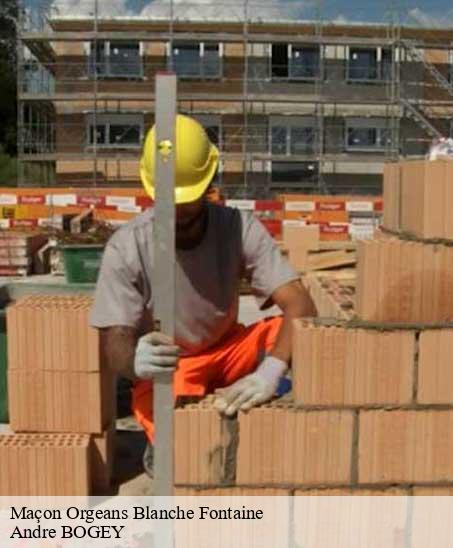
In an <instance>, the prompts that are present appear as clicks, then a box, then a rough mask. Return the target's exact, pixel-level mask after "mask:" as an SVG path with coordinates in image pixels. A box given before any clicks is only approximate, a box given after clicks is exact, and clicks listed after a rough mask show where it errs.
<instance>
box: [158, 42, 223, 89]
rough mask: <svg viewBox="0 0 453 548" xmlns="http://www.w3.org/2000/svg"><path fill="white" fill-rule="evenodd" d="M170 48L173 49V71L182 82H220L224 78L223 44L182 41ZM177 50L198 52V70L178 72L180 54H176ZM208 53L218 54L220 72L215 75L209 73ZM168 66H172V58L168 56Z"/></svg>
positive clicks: (174, 43) (171, 45)
mask: <svg viewBox="0 0 453 548" xmlns="http://www.w3.org/2000/svg"><path fill="white" fill-rule="evenodd" d="M169 47H172V48H173V51H172V52H171V55H172V58H173V70H174V71H175V72H176V74H177V76H178V78H180V79H181V80H220V79H222V78H223V49H222V44H221V42H218V43H205V42H196V41H181V42H178V41H176V42H173V44H170V45H169ZM176 49H183V50H184V49H186V50H190V49H191V50H193V51H194V52H195V51H198V57H197V60H198V70H197V71H193V72H184V71H181V70H178V67H177V62H176V58H177V57H178V55H179V53H175V50H176ZM206 51H216V52H217V57H216V61H217V66H218V70H217V72H215V73H209V71H208V70H207V67H208V66H209V62H207V61H206V58H207V57H206ZM167 64H168V65H169V64H170V56H169V55H167Z"/></svg>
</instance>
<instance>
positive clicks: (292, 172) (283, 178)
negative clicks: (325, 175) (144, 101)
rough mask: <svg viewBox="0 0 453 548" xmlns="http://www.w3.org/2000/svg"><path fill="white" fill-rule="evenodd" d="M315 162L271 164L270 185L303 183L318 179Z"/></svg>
mask: <svg viewBox="0 0 453 548" xmlns="http://www.w3.org/2000/svg"><path fill="white" fill-rule="evenodd" d="M318 171H319V170H318V164H317V163H316V162H272V173H271V182H272V183H305V182H312V181H316V180H317V178H318Z"/></svg>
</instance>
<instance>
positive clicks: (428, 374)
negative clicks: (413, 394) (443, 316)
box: [418, 329, 453, 404]
mask: <svg viewBox="0 0 453 548" xmlns="http://www.w3.org/2000/svg"><path fill="white" fill-rule="evenodd" d="M419 348H420V352H419V364H418V401H419V402H420V403H423V404H431V403H432V404H451V403H453V370H452V368H451V359H452V356H453V329H442V330H430V331H429V330H428V331H424V332H423V333H421V334H420V340H419Z"/></svg>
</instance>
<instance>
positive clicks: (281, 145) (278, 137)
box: [271, 126, 288, 154]
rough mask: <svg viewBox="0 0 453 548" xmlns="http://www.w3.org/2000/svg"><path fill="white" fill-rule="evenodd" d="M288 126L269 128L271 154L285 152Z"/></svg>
mask: <svg viewBox="0 0 453 548" xmlns="http://www.w3.org/2000/svg"><path fill="white" fill-rule="evenodd" d="M287 134H288V128H286V127H284V126H274V127H272V128H271V151H272V154H287V150H288V147H287Z"/></svg>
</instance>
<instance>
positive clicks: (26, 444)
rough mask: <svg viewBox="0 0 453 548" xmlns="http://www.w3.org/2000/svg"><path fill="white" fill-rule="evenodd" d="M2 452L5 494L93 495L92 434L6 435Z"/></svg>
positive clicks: (0, 438) (1, 476)
mask: <svg viewBox="0 0 453 548" xmlns="http://www.w3.org/2000/svg"><path fill="white" fill-rule="evenodd" d="M0 455H1V456H2V473H0V481H1V483H0V494H1V495H2V496H31V495H39V496H59V495H61V496H83V495H88V494H89V482H88V479H89V436H76V437H65V434H53V435H49V434H9V435H3V436H0ZM69 457H71V458H69ZM71 464H72V468H73V469H71ZM5 471H6V472H5Z"/></svg>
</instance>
